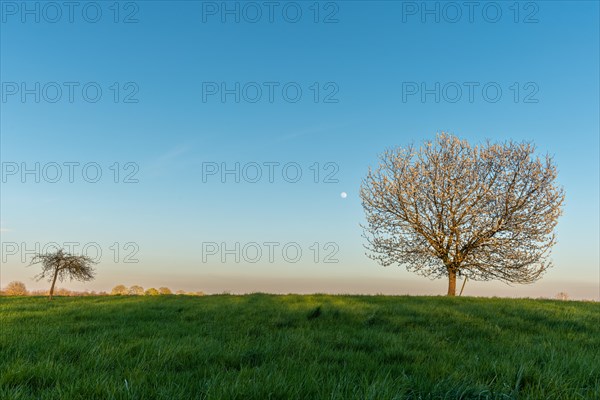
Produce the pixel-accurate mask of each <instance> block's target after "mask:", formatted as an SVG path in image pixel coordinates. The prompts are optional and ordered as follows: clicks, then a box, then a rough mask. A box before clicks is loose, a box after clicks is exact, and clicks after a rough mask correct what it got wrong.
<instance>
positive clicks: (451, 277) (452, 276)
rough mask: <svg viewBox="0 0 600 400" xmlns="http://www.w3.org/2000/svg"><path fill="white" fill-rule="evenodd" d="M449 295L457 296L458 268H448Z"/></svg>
mask: <svg viewBox="0 0 600 400" xmlns="http://www.w3.org/2000/svg"><path fill="white" fill-rule="evenodd" d="M448 296H456V270H455V269H451V268H448Z"/></svg>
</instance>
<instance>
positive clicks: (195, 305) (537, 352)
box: [0, 294, 600, 400]
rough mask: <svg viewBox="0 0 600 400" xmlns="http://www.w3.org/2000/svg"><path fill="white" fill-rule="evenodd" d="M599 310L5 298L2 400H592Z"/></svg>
mask: <svg viewBox="0 0 600 400" xmlns="http://www.w3.org/2000/svg"><path fill="white" fill-rule="evenodd" d="M599 353H600V305H599V304H598V303H591V302H590V303H586V302H559V301H550V300H513V299H496V298H494V299H480V298H444V297H389V296H331V295H314V296H299V295H290V296H273V295H262V294H256V295H248V296H229V295H220V296H205V297H186V296H157V297H91V298H88V297H80V298H57V299H56V300H54V301H52V302H49V301H47V300H46V299H44V298H7V297H4V298H1V299H0V355H1V358H0V398H1V399H34V398H35V399H85V400H89V399H340V400H347V399H488V398H489V399H516V398H519V399H544V400H546V399H560V400H563V399H598V398H600V396H599V395H600V359H599V357H600V356H599Z"/></svg>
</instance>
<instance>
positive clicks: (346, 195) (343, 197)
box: [340, 192, 348, 199]
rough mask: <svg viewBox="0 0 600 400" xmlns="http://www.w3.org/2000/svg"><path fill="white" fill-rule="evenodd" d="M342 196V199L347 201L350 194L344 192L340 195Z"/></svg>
mask: <svg viewBox="0 0 600 400" xmlns="http://www.w3.org/2000/svg"><path fill="white" fill-rule="evenodd" d="M340 196H341V197H342V199H345V198H346V197H348V193H346V192H342V193H340Z"/></svg>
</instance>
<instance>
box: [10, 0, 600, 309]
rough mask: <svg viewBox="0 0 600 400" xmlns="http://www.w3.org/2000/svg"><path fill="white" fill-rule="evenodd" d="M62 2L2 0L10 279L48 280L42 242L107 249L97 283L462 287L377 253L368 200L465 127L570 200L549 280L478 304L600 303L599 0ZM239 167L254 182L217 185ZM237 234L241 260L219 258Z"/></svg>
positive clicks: (495, 292)
mask: <svg viewBox="0 0 600 400" xmlns="http://www.w3.org/2000/svg"><path fill="white" fill-rule="evenodd" d="M24 4H25V5H24ZM48 4H54V5H51V6H48ZM61 4H62V2H55V3H54V2H51V3H46V2H35V1H33V2H27V3H22V2H20V1H19V2H10V1H2V2H0V10H1V13H2V14H1V25H0V81H1V82H2V93H1V97H2V98H1V99H0V101H1V102H0V107H1V111H0V133H1V138H0V145H1V150H0V158H1V161H2V190H1V193H0V202H1V204H0V206H1V207H0V224H1V232H0V234H1V242H2V264H1V269H0V286H2V287H4V286H5V285H6V284H7V283H8V282H10V281H13V280H20V281H23V282H25V283H26V285H27V286H28V288H30V289H43V288H46V286H47V284H46V283H45V282H35V281H33V280H32V279H31V278H32V276H33V275H35V273H36V272H37V271H36V267H31V268H27V267H26V266H27V264H28V260H29V258H30V253H31V251H32V250H35V249H36V243H37V244H39V246H41V247H43V246H44V245H45V244H47V243H51V242H56V243H60V244H65V243H70V242H75V243H78V245H75V248H76V249H77V248H78V249H79V250H81V249H82V248H83V246H84V245H86V244H87V249H88V250H90V249H91V251H92V253H93V252H94V251H95V249H96V248H100V249H101V250H102V257H101V258H100V263H99V265H98V267H97V271H98V275H97V279H96V280H95V281H93V282H88V283H79V282H72V283H69V282H65V283H63V284H61V286H64V287H69V288H73V289H78V290H83V289H88V290H110V289H111V288H112V287H113V286H115V285H116V284H119V283H123V284H126V285H133V284H139V285H142V286H144V287H146V288H147V287H151V286H155V287H158V286H169V287H170V288H172V289H184V290H194V291H196V290H201V291H205V292H207V293H219V292H223V291H229V292H235V293H245V292H255V291H264V292H277V293H287V292H297V293H311V292H335V293H389V294H406V293H408V294H444V293H445V290H446V285H447V283H446V281H444V280H436V281H430V280H428V279H427V278H424V277H421V276H418V275H414V274H411V273H409V272H407V271H406V270H405V269H404V268H403V267H401V266H393V267H387V268H384V267H382V266H379V265H378V264H377V263H376V262H375V261H372V260H370V259H368V258H367V257H366V256H365V254H364V249H363V243H364V242H363V239H362V237H361V228H360V226H359V224H360V223H361V222H363V220H364V215H363V211H362V207H361V204H360V199H359V198H358V189H359V186H360V182H361V179H362V178H363V177H364V175H365V174H366V172H367V169H368V167H369V166H373V165H375V164H376V162H377V155H378V154H379V153H381V152H382V151H383V150H385V149H386V148H388V147H392V146H403V145H406V144H409V143H413V142H414V143H419V142H421V141H423V140H427V139H432V138H434V137H435V134H436V133H437V132H441V131H447V132H451V133H453V134H455V135H458V136H460V137H462V138H465V139H468V140H469V141H472V142H473V143H478V142H481V141H484V140H486V139H491V140H493V141H503V140H507V139H513V140H516V141H533V142H535V143H536V145H537V147H538V150H539V152H540V154H545V153H550V154H552V155H553V156H554V157H555V161H556V164H557V165H558V168H559V181H560V184H561V185H563V186H564V188H565V191H566V196H567V197H566V205H565V209H564V215H563V216H562V217H561V219H560V222H559V226H558V230H557V232H558V240H559V242H558V244H557V245H556V247H555V249H554V251H553V255H552V260H553V262H554V267H553V268H552V269H551V270H550V271H548V272H547V274H546V275H545V276H544V278H543V279H542V280H541V281H539V282H537V283H535V284H533V285H527V286H520V285H515V286H507V285H505V284H502V283H499V282H484V283H475V282H469V283H468V284H467V287H466V290H465V294H467V295H485V296H531V297H538V296H542V297H553V296H554V295H556V294H557V293H558V292H567V293H568V294H569V295H570V296H571V297H573V298H586V299H600V259H599V252H600V249H599V243H600V235H599V230H600V227H599V223H600V222H599V220H600V215H599V203H600V200H599V181H600V176H599V163H600V160H599V149H600V143H599V136H600V125H599V124H600V120H599V108H600V101H599V91H600V82H599V70H600V60H599V49H600V43H599V37H600V31H599V21H600V10H599V5H598V2H595V1H586V2H584V1H581V2H577V1H569V2H566V1H564V2H561V1H552V2H549V1H548V2H546V1H538V2H521V3H514V2H486V1H482V2H477V4H476V5H475V6H474V8H473V9H472V10H469V8H467V7H466V6H464V5H463V2H450V3H448V2H428V3H426V5H425V6H424V5H423V4H425V3H422V2H391V1H372V2H366V1H339V2H313V1H308V2H301V1H299V2H278V5H276V6H270V5H269V4H270V3H268V2H261V1H258V2H251V3H250V5H248V3H242V2H227V3H223V2H220V1H219V2H200V1H175V2H166V1H137V2H120V3H115V2H112V1H111V2H85V1H83V2H79V5H78V6H77V7H75V8H74V9H72V10H69V9H68V8H67V7H66V6H64V5H61ZM224 4H226V5H224ZM449 4H450V5H449ZM24 7H27V9H24ZM224 7H227V9H224ZM269 7H274V8H272V9H271V10H272V15H269V10H270V9H269ZM425 7H427V9H425ZM236 9H237V10H239V14H237V15H236ZM257 10H260V14H257ZM236 18H238V19H239V21H236ZM36 19H37V20H36ZM94 20H97V22H93V21H94ZM294 21H296V22H294ZM36 84H39V85H38V86H36ZM223 84H224V85H225V90H226V92H225V94H224V95H223V93H222V89H223V87H222V85H223ZM236 84H239V87H240V89H239V91H238V92H237V93H235V92H236V90H235V88H236ZM437 85H439V86H437ZM257 87H258V88H260V89H261V92H260V96H259V92H258V91H257ZM269 87H272V88H273V92H272V93H270V92H269ZM438 87H439V89H436V88H438ZM469 87H471V88H473V91H472V93H470V92H469ZM57 88H58V89H57ZM69 88H72V92H71V93H69V90H70V89H69ZM84 88H85V89H84ZM98 88H99V89H100V90H101V96H98V95H97V93H98V92H97V90H98ZM484 88H485V89H484ZM298 89H300V90H301V95H298V93H299V92H298ZM423 89H425V92H423ZM498 89H499V90H500V92H499V91H498ZM458 90H460V91H458ZM270 94H272V98H269V96H270ZM222 95H223V96H224V97H222ZM117 96H118V98H117ZM236 96H238V97H239V102H236ZM436 97H437V98H436ZM36 163H39V165H40V167H39V168H40V173H39V182H36V176H35V173H28V174H25V175H24V176H23V175H22V174H21V173H22V169H23V168H28V169H35V165H36ZM54 163H56V164H54ZM64 163H79V165H75V164H72V165H74V166H73V168H74V170H73V171H74V175H73V182H69V177H68V175H69V174H68V173H69V167H68V166H66V165H65V164H64ZM94 163H95V164H94ZM115 163H118V164H115ZM128 163H129V164H128ZM208 163H210V164H208ZM214 163H216V164H214ZM223 163H224V164H223ZM236 163H239V169H240V182H239V183H238V182H235V176H234V175H233V174H231V173H230V174H227V175H225V176H224V179H223V177H221V175H220V172H221V171H218V172H217V173H216V174H214V175H210V174H209V175H206V173H207V172H209V170H208V168H213V167H214V166H215V165H216V166H218V168H219V170H220V169H222V167H223V165H224V166H225V167H226V168H228V169H234V168H235V166H236ZM274 163H278V164H274ZM294 163H295V164H294ZM57 164H58V165H59V166H61V169H60V170H61V173H62V176H61V178H60V179H58V182H56V183H52V180H55V179H54V178H55V176H56V165H57ZM86 164H87V165H88V166H90V165H91V168H88V169H87V174H86V175H85V176H84V174H83V172H82V169H83V165H86ZM286 164H288V169H287V174H285V173H284V172H283V166H284V165H286ZM67 165H68V164H67ZM256 165H259V166H261V172H262V177H261V179H259V180H258V182H256V183H253V182H251V181H252V180H254V178H255V176H256ZM270 165H271V166H272V167H269V166H270ZM298 167H299V170H300V171H301V173H302V176H301V177H299V180H298V181H297V182H295V183H294V182H292V181H294V180H295V179H296V172H297V169H298ZM15 168H17V170H15ZM97 168H99V169H100V170H101V172H102V176H101V177H100V178H99V180H98V182H96V183H92V182H88V181H93V180H94V178H95V171H96V169H97ZM270 168H273V170H272V171H273V172H274V175H273V177H272V178H273V179H272V180H273V182H270V181H269V171H270ZM115 171H118V172H119V173H118V176H116V175H115ZM316 171H318V174H317V173H316ZM203 172H204V173H205V174H204V176H203ZM86 179H87V180H86ZM115 179H116V180H117V181H118V182H117V183H115ZM131 180H137V183H134V182H126V181H131ZM315 181H316V182H315ZM342 192H345V193H347V197H346V198H343V197H342V196H341V193H342ZM236 242H237V243H239V244H240V250H241V249H242V248H244V246H245V248H246V251H247V254H246V257H245V259H244V257H243V256H244V254H241V259H240V262H239V263H236V262H235V260H234V255H231V254H230V255H225V256H226V260H225V262H222V260H221V258H220V255H222V250H223V248H220V249H219V250H220V251H219V250H217V254H214V255H207V254H206V250H208V249H210V250H214V248H212V247H210V248H209V247H206V246H208V245H207V243H218V244H219V247H220V246H221V243H227V246H228V248H230V249H231V248H234V246H235V243H236ZM270 242H277V243H279V245H273V246H274V259H273V262H270V260H269V259H268V258H269V254H268V251H269V248H270V247H268V246H266V245H265V243H270ZM115 243H116V244H117V245H116V246H115ZM249 243H258V246H259V248H260V249H261V250H262V251H263V254H262V258H261V259H260V260H259V261H258V262H256V263H253V262H248V259H252V258H255V255H256V253H255V249H256V246H255V245H248V244H249ZM315 243H317V245H316V246H315ZM90 244H91V245H90ZM286 244H288V245H290V244H293V245H290V246H291V247H290V246H288V247H286V248H287V249H288V250H289V254H287V256H288V257H287V258H286V257H284V255H283V254H282V250H283V247H284V246H285V245H286ZM296 247H299V248H300V249H301V250H302V256H301V257H300V259H299V261H297V262H291V261H290V260H291V259H293V258H296V256H295V255H294V249H295V248H296ZM117 248H118V249H119V251H118V252H117V250H116V249H117ZM317 248H318V249H319V250H318V252H317V250H316V249H317ZM290 249H291V250H290ZM203 250H205V251H204V255H205V257H204V258H205V259H203ZM132 252H135V255H132V254H131V253H132ZM334 253H335V254H334ZM128 255H129V256H131V258H132V259H133V260H132V261H135V260H137V262H124V261H125V258H126V257H127V256H128ZM327 257H329V258H327ZM115 258H116V259H115ZM327 259H329V260H332V261H335V260H337V262H333V263H327V262H324V261H326V260H327Z"/></svg>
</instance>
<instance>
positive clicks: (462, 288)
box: [458, 276, 469, 296]
mask: <svg viewBox="0 0 600 400" xmlns="http://www.w3.org/2000/svg"><path fill="white" fill-rule="evenodd" d="M467 279H469V278H467V277H466V276H465V280H464V281H463V284H462V287H461V288H460V293H459V294H458V295H459V296H462V294H463V290H465V284H466V283H467Z"/></svg>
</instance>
